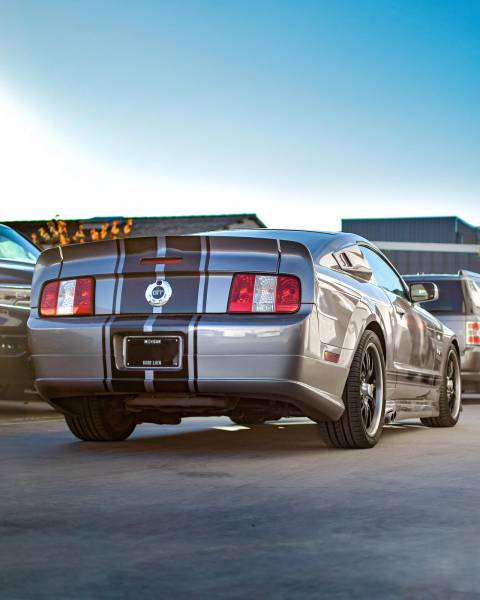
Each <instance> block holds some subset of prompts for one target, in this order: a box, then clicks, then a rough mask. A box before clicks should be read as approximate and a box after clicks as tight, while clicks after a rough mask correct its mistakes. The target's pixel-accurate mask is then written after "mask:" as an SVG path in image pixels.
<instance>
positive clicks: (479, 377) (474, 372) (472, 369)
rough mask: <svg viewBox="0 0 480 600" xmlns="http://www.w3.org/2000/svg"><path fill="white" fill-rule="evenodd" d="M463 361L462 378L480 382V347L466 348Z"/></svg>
mask: <svg viewBox="0 0 480 600" xmlns="http://www.w3.org/2000/svg"><path fill="white" fill-rule="evenodd" d="M461 363H462V379H463V380H464V381H469V382H470V381H471V382H478V383H479V384H480V348H466V350H465V352H464V354H463V356H462V360H461Z"/></svg>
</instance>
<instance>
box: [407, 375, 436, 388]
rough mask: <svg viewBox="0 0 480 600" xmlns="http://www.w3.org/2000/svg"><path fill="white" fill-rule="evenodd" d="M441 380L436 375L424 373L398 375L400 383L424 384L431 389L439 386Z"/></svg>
mask: <svg viewBox="0 0 480 600" xmlns="http://www.w3.org/2000/svg"><path fill="white" fill-rule="evenodd" d="M440 381H441V378H440V377H438V376H436V375H423V374H422V373H397V382H398V383H412V384H415V383H417V384H423V385H428V386H431V387H435V386H437V385H438V384H439V383H440Z"/></svg>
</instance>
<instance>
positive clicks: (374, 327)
mask: <svg viewBox="0 0 480 600" xmlns="http://www.w3.org/2000/svg"><path fill="white" fill-rule="evenodd" d="M365 331H373V333H375V334H376V335H377V337H378V339H379V340H380V344H381V346H382V351H383V358H384V359H385V360H386V359H387V343H386V340H385V333H384V331H383V329H382V326H381V325H380V324H379V323H378V321H370V323H368V324H367V326H366V327H365Z"/></svg>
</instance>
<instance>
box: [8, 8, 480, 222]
mask: <svg viewBox="0 0 480 600" xmlns="http://www.w3.org/2000/svg"><path fill="white" fill-rule="evenodd" d="M2 114H3V118H2ZM479 157H480V2H478V1H476V0H472V1H470V2H462V1H461V0H457V1H455V2H449V1H443V2H428V1H423V2H413V1H410V0H403V1H393V0H390V1H386V0H377V1H369V0H356V1H355V0H352V1H348V0H335V1H333V0H332V1H328V2H323V1H321V0H317V1H315V2H301V1H296V2H294V1H292V2H288V1H285V0H284V1H282V0H277V1H275V2H266V1H265V2H262V1H258V2H248V1H246V0H245V1H238V2H209V1H208V0H204V1H203V2H202V1H200V0H199V1H195V2H193V1H184V0H182V1H177V2H161V1H151V2H147V1H142V0H136V1H123V2H122V1H107V0H102V2H88V1H82V2H71V1H66V0H64V1H60V0H57V2H51V1H48V0H43V1H42V2H38V1H31V2H28V1H23V0H16V1H15V2H0V173H1V170H2V168H1V164H2V163H3V165H4V169H3V170H4V176H1V175H0V219H5V220H6V219H13V218H20V219H21V218H25V219H27V218H33V217H39V218H43V217H50V216H53V215H54V214H56V213H59V214H61V215H62V216H65V217H74V216H80V217H88V216H94V215H99V214H104V215H106V214H124V215H141V214H158V215H162V214H203V213H210V212H223V213H225V212H257V213H258V214H259V215H260V217H261V218H263V219H264V220H265V221H266V222H267V223H268V224H269V225H271V226H279V227H288V226H294V227H299V228H301V227H308V228H313V229H322V228H325V229H338V228H339V227H340V219H341V218H342V217H361V216H365V215H369V216H379V217H383V216H408V215H449V214H458V215H459V216H460V217H462V218H464V219H466V220H467V221H471V222H473V223H474V224H477V225H480V214H479V213H480V211H479V207H480V159H479Z"/></svg>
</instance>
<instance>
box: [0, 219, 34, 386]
mask: <svg viewBox="0 0 480 600" xmlns="http://www.w3.org/2000/svg"><path fill="white" fill-rule="evenodd" d="M39 254H40V250H39V249H38V248H37V247H36V246H35V245H34V244H32V242H31V241H30V240H28V239H27V238H25V237H23V236H22V235H20V234H19V233H18V232H16V231H14V230H13V229H10V227H7V226H6V225H2V224H0V397H2V396H5V395H7V394H10V393H11V389H12V387H13V388H18V389H20V390H22V389H25V388H31V387H32V386H33V371H32V366H31V361H30V357H29V353H28V348H27V319H28V315H29V314H30V288H31V284H32V275H33V269H34V268H35V263H36V261H37V258H38V256H39Z"/></svg>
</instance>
